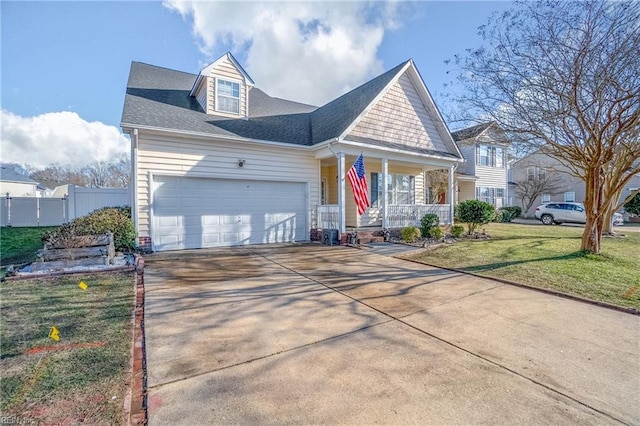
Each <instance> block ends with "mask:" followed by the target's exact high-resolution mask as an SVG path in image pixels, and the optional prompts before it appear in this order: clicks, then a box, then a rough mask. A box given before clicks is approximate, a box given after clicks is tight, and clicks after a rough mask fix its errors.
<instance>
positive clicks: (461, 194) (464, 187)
mask: <svg viewBox="0 0 640 426" xmlns="http://www.w3.org/2000/svg"><path fill="white" fill-rule="evenodd" d="M475 199H476V186H475V183H474V182H469V181H459V182H458V202H459V203H460V202H462V201H467V200H475Z"/></svg>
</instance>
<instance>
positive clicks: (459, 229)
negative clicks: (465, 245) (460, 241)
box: [451, 225, 464, 238]
mask: <svg viewBox="0 0 640 426" xmlns="http://www.w3.org/2000/svg"><path fill="white" fill-rule="evenodd" d="M463 233H464V226H462V225H453V226H452V227H451V235H452V236H453V238H460V237H462V234H463Z"/></svg>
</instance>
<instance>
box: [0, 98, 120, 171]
mask: <svg viewBox="0 0 640 426" xmlns="http://www.w3.org/2000/svg"><path fill="white" fill-rule="evenodd" d="M0 123H1V130H2V131H1V142H2V161H3V162H5V163H19V164H22V165H24V164H29V165H31V166H35V167H43V166H46V165H49V164H53V163H58V164H62V165H70V166H74V167H82V166H84V165H87V164H89V163H91V162H93V161H109V160H111V159H113V157H114V156H116V155H118V154H122V153H127V152H129V139H128V138H127V137H125V136H124V135H122V134H121V133H120V131H119V130H118V128H116V127H114V126H108V125H106V124H104V123H102V122H99V121H95V122H92V123H89V122H87V121H85V120H83V119H82V118H81V117H80V116H79V115H78V114H76V113H75V112H69V111H62V112H49V113H46V114H42V115H38V116H35V117H21V116H19V115H15V114H13V113H11V112H9V111H6V110H4V109H3V110H0Z"/></svg>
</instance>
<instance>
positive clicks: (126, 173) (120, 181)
mask: <svg viewBox="0 0 640 426" xmlns="http://www.w3.org/2000/svg"><path fill="white" fill-rule="evenodd" d="M130 179H131V160H129V155H127V154H121V155H120V156H119V157H117V158H116V160H115V161H113V162H112V163H111V164H110V165H109V186H110V187H111V188H127V187H129V181H130Z"/></svg>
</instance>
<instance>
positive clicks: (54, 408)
mask: <svg viewBox="0 0 640 426" xmlns="http://www.w3.org/2000/svg"><path fill="white" fill-rule="evenodd" d="M81 280H82V281H83V282H84V283H86V284H87V285H88V288H87V289H86V290H82V289H81V288H80V287H78V284H79V283H80V281H81ZM0 300H1V301H2V305H1V307H0V311H1V314H0V332H1V345H0V369H1V370H2V381H1V382H0V412H1V415H2V416H3V418H8V417H12V418H16V419H22V421H25V422H26V421H32V422H33V423H36V424H78V423H85V424H105V425H106V424H123V422H124V419H123V399H124V396H125V393H126V390H127V386H128V383H129V380H130V374H129V371H130V360H131V342H132V336H131V329H132V311H133V306H134V296H133V277H132V275H131V274H130V273H119V274H101V275H86V276H81V275H78V276H64V277H53V278H42V279H30V280H24V281H7V282H3V283H1V284H0ZM51 327H56V328H57V329H58V330H59V341H55V340H53V339H52V338H50V337H49V333H50V331H51ZM14 416H15V417H14Z"/></svg>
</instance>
